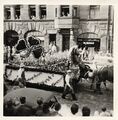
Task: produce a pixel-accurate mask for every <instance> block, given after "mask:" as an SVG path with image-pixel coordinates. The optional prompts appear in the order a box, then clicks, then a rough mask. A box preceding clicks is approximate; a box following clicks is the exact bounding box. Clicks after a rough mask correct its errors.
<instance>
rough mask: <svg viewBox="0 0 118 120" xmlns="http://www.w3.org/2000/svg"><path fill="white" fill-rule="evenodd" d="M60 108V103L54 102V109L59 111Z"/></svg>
mask: <svg viewBox="0 0 118 120" xmlns="http://www.w3.org/2000/svg"><path fill="white" fill-rule="evenodd" d="M60 109H61V104H60V103H58V102H57V103H56V104H55V110H56V111H59V110H60Z"/></svg>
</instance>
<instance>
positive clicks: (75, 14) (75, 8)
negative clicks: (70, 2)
mask: <svg viewBox="0 0 118 120" xmlns="http://www.w3.org/2000/svg"><path fill="white" fill-rule="evenodd" d="M73 16H74V17H77V7H74V8H73Z"/></svg>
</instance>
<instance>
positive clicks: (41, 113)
mask: <svg viewBox="0 0 118 120" xmlns="http://www.w3.org/2000/svg"><path fill="white" fill-rule="evenodd" d="M37 116H51V112H50V106H49V104H48V102H44V103H43V107H42V111H39V112H38V113H37Z"/></svg>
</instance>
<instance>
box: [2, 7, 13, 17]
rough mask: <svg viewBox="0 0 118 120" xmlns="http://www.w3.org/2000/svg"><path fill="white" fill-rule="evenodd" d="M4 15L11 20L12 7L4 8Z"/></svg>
mask: <svg viewBox="0 0 118 120" xmlns="http://www.w3.org/2000/svg"><path fill="white" fill-rule="evenodd" d="M4 14H5V19H10V18H11V12H10V7H5V8H4Z"/></svg>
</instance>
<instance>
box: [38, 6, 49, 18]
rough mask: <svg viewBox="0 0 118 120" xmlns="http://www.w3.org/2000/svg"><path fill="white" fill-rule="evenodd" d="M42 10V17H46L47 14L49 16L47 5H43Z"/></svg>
mask: <svg viewBox="0 0 118 120" xmlns="http://www.w3.org/2000/svg"><path fill="white" fill-rule="evenodd" d="M40 11H41V19H46V16H47V13H46V5H41V6H40Z"/></svg>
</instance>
